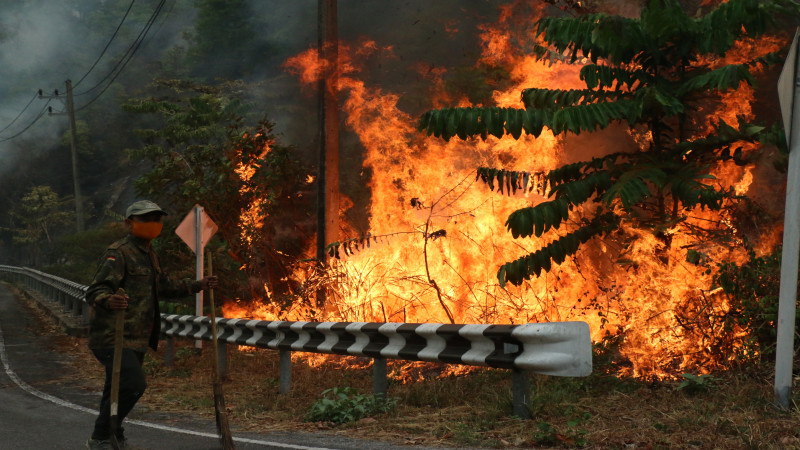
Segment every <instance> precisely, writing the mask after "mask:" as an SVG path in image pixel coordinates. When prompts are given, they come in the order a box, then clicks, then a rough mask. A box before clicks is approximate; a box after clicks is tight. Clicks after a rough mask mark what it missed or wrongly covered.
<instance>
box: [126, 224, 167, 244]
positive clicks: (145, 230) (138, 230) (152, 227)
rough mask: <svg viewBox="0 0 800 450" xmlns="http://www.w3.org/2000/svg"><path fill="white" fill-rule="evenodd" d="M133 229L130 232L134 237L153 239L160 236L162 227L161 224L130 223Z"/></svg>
mask: <svg viewBox="0 0 800 450" xmlns="http://www.w3.org/2000/svg"><path fill="white" fill-rule="evenodd" d="M132 223H133V228H132V229H131V232H132V233H133V235H134V236H136V237H138V238H142V239H148V240H151V239H155V238H156V237H157V236H158V235H159V234H161V228H162V227H163V226H164V224H163V223H161V222H132Z"/></svg>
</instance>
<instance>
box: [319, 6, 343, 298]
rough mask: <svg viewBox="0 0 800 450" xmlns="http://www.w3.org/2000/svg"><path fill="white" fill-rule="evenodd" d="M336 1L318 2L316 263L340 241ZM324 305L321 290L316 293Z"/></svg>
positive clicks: (325, 259) (322, 263)
mask: <svg viewBox="0 0 800 450" xmlns="http://www.w3.org/2000/svg"><path fill="white" fill-rule="evenodd" d="M337 10H338V3H337V0H318V3H317V14H318V30H317V32H318V51H319V61H320V74H319V110H318V116H319V129H320V139H319V145H320V148H319V174H318V178H317V261H319V264H320V265H324V264H325V262H326V261H327V255H326V254H325V247H326V246H327V245H328V244H330V243H333V242H336V241H337V240H338V239H339V31H338V30H339V28H338V14H337ZM317 303H318V306H319V307H323V306H324V304H325V292H324V289H320V290H319V292H318V293H317Z"/></svg>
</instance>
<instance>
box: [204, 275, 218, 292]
mask: <svg viewBox="0 0 800 450" xmlns="http://www.w3.org/2000/svg"><path fill="white" fill-rule="evenodd" d="M217 285H219V278H217V276H216V275H211V276H208V277H205V278H203V279H202V280H200V289H202V290H204V291H207V290H209V289H214V288H216V287H217Z"/></svg>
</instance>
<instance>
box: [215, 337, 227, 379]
mask: <svg viewBox="0 0 800 450" xmlns="http://www.w3.org/2000/svg"><path fill="white" fill-rule="evenodd" d="M217 368H218V369H219V377H220V378H221V379H223V380H227V379H228V343H227V342H222V341H218V342H217Z"/></svg>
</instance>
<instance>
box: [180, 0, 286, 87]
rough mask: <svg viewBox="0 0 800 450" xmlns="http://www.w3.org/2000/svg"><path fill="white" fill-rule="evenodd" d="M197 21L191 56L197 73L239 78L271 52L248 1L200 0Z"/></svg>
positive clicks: (190, 50) (197, 4)
mask: <svg viewBox="0 0 800 450" xmlns="http://www.w3.org/2000/svg"><path fill="white" fill-rule="evenodd" d="M195 5H196V8H197V20H196V22H195V26H194V32H193V33H192V34H191V40H192V46H191V47H190V48H189V52H188V57H189V60H190V61H191V62H192V65H193V66H194V71H195V73H196V74H198V75H200V76H204V77H210V78H213V77H224V78H228V79H231V78H240V77H242V76H244V75H247V74H249V73H250V72H251V71H252V69H253V68H254V66H255V65H256V64H257V63H258V62H259V61H260V60H263V59H265V58H266V57H267V56H268V55H269V54H270V48H271V47H270V46H269V45H266V44H265V43H263V42H262V41H260V40H259V39H258V38H259V35H260V34H259V33H256V31H255V26H254V25H255V22H254V20H255V17H254V14H253V11H252V10H251V9H250V6H249V4H248V2H247V1H245V0H197V1H196V2H195Z"/></svg>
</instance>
